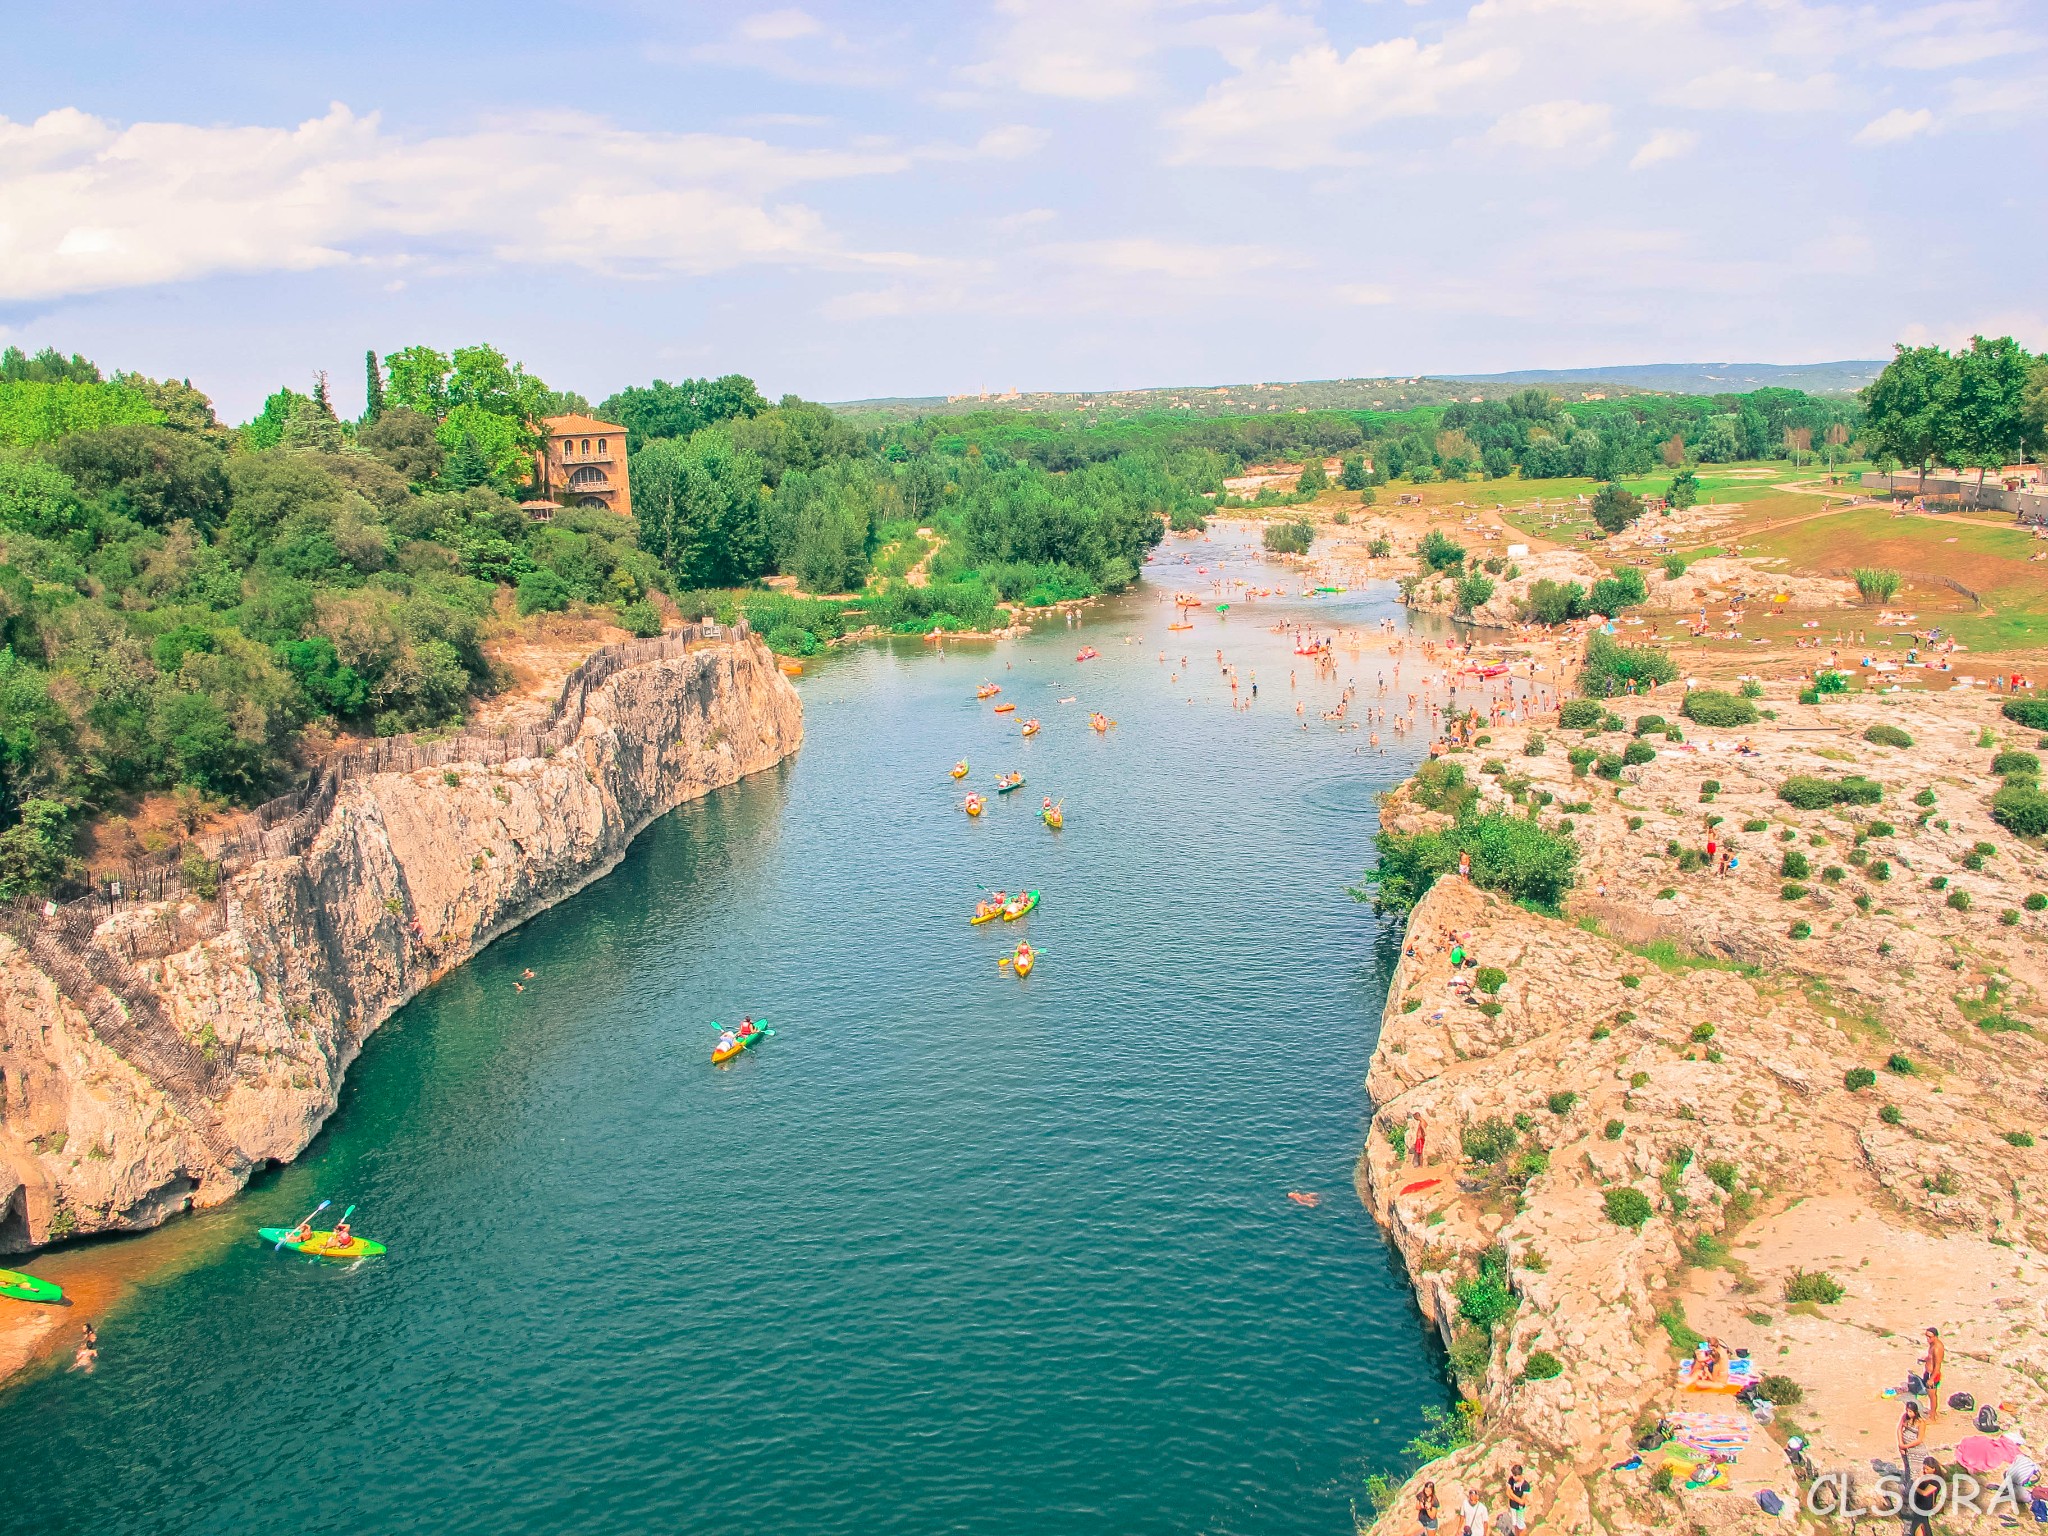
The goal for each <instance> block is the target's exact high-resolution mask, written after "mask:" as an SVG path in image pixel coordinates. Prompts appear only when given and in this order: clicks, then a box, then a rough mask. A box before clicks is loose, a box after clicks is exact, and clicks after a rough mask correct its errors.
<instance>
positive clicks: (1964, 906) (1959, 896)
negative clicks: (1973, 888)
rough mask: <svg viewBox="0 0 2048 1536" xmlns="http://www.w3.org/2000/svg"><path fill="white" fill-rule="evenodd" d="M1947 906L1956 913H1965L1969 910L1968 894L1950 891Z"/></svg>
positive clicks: (1961, 891) (1966, 892)
mask: <svg viewBox="0 0 2048 1536" xmlns="http://www.w3.org/2000/svg"><path fill="white" fill-rule="evenodd" d="M1948 904H1949V905H1950V906H1951V907H1953V908H1955V910H1956V911H1958V912H1967V911H1969V910H1970V893H1969V892H1968V891H1963V890H1955V891H1950V892H1949V893H1948Z"/></svg>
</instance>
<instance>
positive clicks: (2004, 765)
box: [1991, 752, 2041, 779]
mask: <svg viewBox="0 0 2048 1536" xmlns="http://www.w3.org/2000/svg"><path fill="white" fill-rule="evenodd" d="M1991 771H1992V772H1993V773H1995V774H1998V775H1999V776H2000V777H2004V776H2005V775H2006V774H2010V773H2016V774H2019V775H2021V776H2022V777H2024V778H2029V779H2038V778H2039V777H2041V759H2040V758H2038V757H2036V756H2035V755H2034V754H2033V753H2031V752H2001V753H1999V754H1998V755H1997V756H1996V757H1994V758H1992V759H1991Z"/></svg>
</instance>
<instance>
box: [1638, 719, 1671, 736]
mask: <svg viewBox="0 0 2048 1536" xmlns="http://www.w3.org/2000/svg"><path fill="white" fill-rule="evenodd" d="M1666 723H1667V722H1666V721H1665V719H1664V717H1663V716H1662V715H1637V716H1636V728H1635V734H1636V735H1638V736H1647V735H1649V734H1650V733H1651V732H1652V731H1661V730H1663V729H1664V727H1665V725H1666Z"/></svg>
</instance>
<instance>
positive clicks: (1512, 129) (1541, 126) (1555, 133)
mask: <svg viewBox="0 0 2048 1536" xmlns="http://www.w3.org/2000/svg"><path fill="white" fill-rule="evenodd" d="M1613 121H1614V109H1613V108H1612V107H1610V106H1608V105H1607V104H1606V103H1604V102H1594V101H1539V102H1534V103H1532V104H1530V105H1529V106H1526V107H1517V108H1516V109H1515V110H1514V111H1512V112H1507V113H1503V114H1502V115H1501V116H1500V117H1499V118H1498V119H1496V120H1495V122H1494V125H1493V126H1492V127H1491V128H1489V129H1487V130H1486V138H1487V142H1488V143H1491V144H1496V145H1501V146H1504V147H1508V148H1514V149H1533V150H1538V151H1541V152H1544V153H1546V154H1560V153H1563V152H1565V151H1568V150H1589V149H1591V150H1597V149H1600V148H1603V147H1604V146H1606V145H1607V144H1608V143H1610V142H1612V140H1613V138H1614V133H1613V129H1612V126H1611V125H1612V123H1613Z"/></svg>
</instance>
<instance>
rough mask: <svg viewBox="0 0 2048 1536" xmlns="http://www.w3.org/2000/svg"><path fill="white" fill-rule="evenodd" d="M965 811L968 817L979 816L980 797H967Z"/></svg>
mask: <svg viewBox="0 0 2048 1536" xmlns="http://www.w3.org/2000/svg"><path fill="white" fill-rule="evenodd" d="M966 809H967V814H968V815H970V816H979V815H980V814H981V796H979V795H969V796H968V797H967V806H966Z"/></svg>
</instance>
